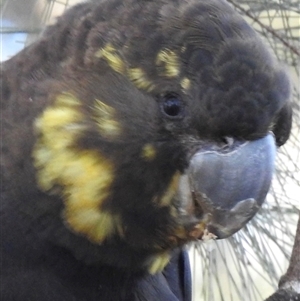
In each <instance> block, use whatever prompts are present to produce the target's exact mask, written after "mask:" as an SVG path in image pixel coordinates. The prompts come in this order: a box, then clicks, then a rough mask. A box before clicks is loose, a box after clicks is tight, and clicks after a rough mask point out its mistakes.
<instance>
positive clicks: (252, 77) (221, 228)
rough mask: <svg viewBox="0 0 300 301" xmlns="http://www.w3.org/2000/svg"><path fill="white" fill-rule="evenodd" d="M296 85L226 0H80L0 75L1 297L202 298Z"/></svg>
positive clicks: (279, 133) (250, 204)
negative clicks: (203, 268) (215, 247)
mask: <svg viewBox="0 0 300 301" xmlns="http://www.w3.org/2000/svg"><path fill="white" fill-rule="evenodd" d="M289 95H290V83H289V77H288V76H287V74H286V72H285V70H284V69H283V68H282V67H281V66H280V65H279V64H278V63H277V62H276V60H275V59H274V58H273V56H272V55H271V54H270V52H269V50H268V49H267V48H266V47H265V46H264V44H263V42H262V41H261V40H260V38H259V37H258V36H257V34H256V33H255V31H254V30H253V29H252V28H251V27H250V26H249V25H248V24H247V23H246V22H245V21H244V20H243V18H242V17H240V16H239V15H238V14H237V13H236V12H235V11H234V10H233V8H232V7H231V6H230V5H229V4H228V3H227V2H226V1H224V0H168V1H167V0H153V1H151V0H148V1H146V0H99V1H96V0H94V1H89V2H85V3H82V4H79V5H77V6H75V7H73V8H71V9H70V10H69V11H67V12H66V13H65V14H64V15H63V16H62V17H60V18H59V19H58V21H57V23H56V24H54V25H52V26H50V27H48V28H47V29H46V30H45V32H44V33H43V35H42V36H41V38H40V39H39V40H38V41H36V42H35V43H33V44H32V45H30V46H29V47H27V48H25V49H24V50H23V51H21V52H20V53H19V54H17V55H16V56H14V57H13V58H11V59H9V60H8V61H6V62H4V63H3V64H2V66H1V125H2V129H1V143H2V144H1V300H3V301H41V300H43V301H87V300H88V301H157V300H163V301H178V300H180V301H182V300H184V301H190V275H189V271H188V258H187V256H186V254H185V253H184V252H182V251H181V249H182V247H183V246H184V245H185V244H186V243H188V242H190V241H192V240H196V239H210V238H214V239H216V238H217V239H220V238H225V237H228V236H230V235H232V234H233V233H235V232H236V231H238V230H239V229H240V228H241V227H243V226H244V225H245V224H246V222H247V221H249V220H250V219H251V218H252V217H253V215H254V214H255V213H256V212H257V210H258V209H259V207H260V205H261V204H262V202H263V200H264V199H265V196H266V194H267V191H268V189H269V185H270V181H271V176H272V171H273V167H274V157H275V152H276V144H277V146H280V145H282V144H283V143H285V141H286V140H287V139H288V136H289V132H290V128H291V108H290V103H289Z"/></svg>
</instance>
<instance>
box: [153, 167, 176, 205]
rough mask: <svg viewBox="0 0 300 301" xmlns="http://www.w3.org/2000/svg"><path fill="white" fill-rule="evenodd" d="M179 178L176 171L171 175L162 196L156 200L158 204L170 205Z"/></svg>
mask: <svg viewBox="0 0 300 301" xmlns="http://www.w3.org/2000/svg"><path fill="white" fill-rule="evenodd" d="M179 179H180V172H176V173H175V174H174V176H173V177H172V179H171V181H170V184H169V186H168V188H167V189H166V191H165V192H164V194H163V196H162V197H161V198H160V199H159V200H158V203H159V205H160V206H163V207H164V206H170V205H171V202H172V200H173V198H174V196H175V194H176V193H177V190H178V185H179Z"/></svg>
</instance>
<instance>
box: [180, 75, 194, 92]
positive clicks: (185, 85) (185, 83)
mask: <svg viewBox="0 0 300 301" xmlns="http://www.w3.org/2000/svg"><path fill="white" fill-rule="evenodd" d="M180 85H181V88H182V89H183V90H184V91H187V90H188V89H189V88H190V87H191V81H190V80H189V79H188V78H187V77H185V78H183V79H182V80H181V82H180Z"/></svg>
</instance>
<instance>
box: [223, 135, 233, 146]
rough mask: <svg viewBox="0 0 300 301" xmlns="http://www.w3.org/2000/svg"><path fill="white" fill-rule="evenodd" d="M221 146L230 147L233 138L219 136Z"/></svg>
mask: <svg viewBox="0 0 300 301" xmlns="http://www.w3.org/2000/svg"><path fill="white" fill-rule="evenodd" d="M221 144H222V148H226V147H231V146H232V145H233V144H234V138H232V137H228V136H224V137H222V138H221Z"/></svg>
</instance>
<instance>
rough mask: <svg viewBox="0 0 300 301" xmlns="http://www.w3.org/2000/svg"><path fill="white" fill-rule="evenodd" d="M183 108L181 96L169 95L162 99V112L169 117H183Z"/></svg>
mask: <svg viewBox="0 0 300 301" xmlns="http://www.w3.org/2000/svg"><path fill="white" fill-rule="evenodd" d="M183 108H184V104H183V101H182V99H181V97H180V96H179V95H177V94H175V93H168V94H166V95H164V96H163V97H162V110H163V112H164V114H166V115H167V116H168V117H171V118H178V117H182V114H183Z"/></svg>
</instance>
